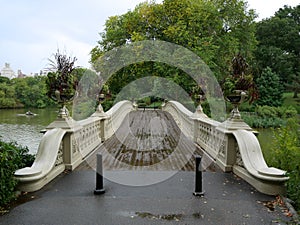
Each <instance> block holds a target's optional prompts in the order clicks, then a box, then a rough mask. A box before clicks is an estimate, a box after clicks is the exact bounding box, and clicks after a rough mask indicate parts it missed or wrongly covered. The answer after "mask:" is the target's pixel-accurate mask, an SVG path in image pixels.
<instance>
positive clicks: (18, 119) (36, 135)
mask: <svg viewBox="0 0 300 225" xmlns="http://www.w3.org/2000/svg"><path fill="white" fill-rule="evenodd" d="M57 110H58V109H57V108H48V109H34V110H31V111H32V112H33V113H35V114H37V115H36V116H26V115H25V113H26V109H0V137H1V139H2V140H4V141H14V142H17V143H18V144H20V145H22V146H27V147H28V148H29V152H30V153H31V154H35V153H36V152H37V150H38V146H39V143H40V141H41V138H42V136H43V134H42V133H40V131H41V130H43V129H45V127H46V126H47V125H49V124H50V123H51V122H52V121H54V120H55V118H56V116H57ZM258 131H259V136H258V139H259V142H260V144H261V147H262V150H263V152H265V153H268V152H269V151H270V149H271V148H272V142H273V140H274V139H273V138H272V136H273V132H272V131H271V129H260V130H258Z"/></svg>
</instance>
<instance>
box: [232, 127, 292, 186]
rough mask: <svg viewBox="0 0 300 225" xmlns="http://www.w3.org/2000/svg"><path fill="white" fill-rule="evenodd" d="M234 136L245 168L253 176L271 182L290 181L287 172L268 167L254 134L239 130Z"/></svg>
mask: <svg viewBox="0 0 300 225" xmlns="http://www.w3.org/2000/svg"><path fill="white" fill-rule="evenodd" d="M233 135H234V137H235V138H236V140H237V143H238V147H239V152H240V154H241V157H242V160H243V164H244V167H245V168H246V169H247V171H248V172H249V173H250V174H251V175H253V176H255V177H257V178H259V179H264V180H269V181H286V180H288V177H286V176H285V174H286V171H283V170H280V169H277V168H274V167H268V165H267V164H266V162H265V160H264V157H263V154H262V151H261V148H260V145H259V142H258V140H257V138H256V136H255V135H254V134H253V133H252V132H250V131H247V130H237V131H234V132H233Z"/></svg>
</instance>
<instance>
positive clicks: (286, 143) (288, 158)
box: [268, 119, 300, 210]
mask: <svg viewBox="0 0 300 225" xmlns="http://www.w3.org/2000/svg"><path fill="white" fill-rule="evenodd" d="M274 137H275V141H274V144H273V148H272V150H273V151H272V158H270V159H269V162H268V163H270V165H272V166H274V167H278V168H281V169H283V170H286V171H287V173H288V176H289V177H290V179H289V181H288V182H287V196H288V197H289V198H290V199H292V200H293V201H294V202H295V204H294V206H295V208H296V209H297V210H300V173H299V171H300V138H299V137H300V132H299V125H298V121H296V120H295V119H289V120H288V121H287V124H286V126H285V127H282V128H278V129H276V130H274Z"/></svg>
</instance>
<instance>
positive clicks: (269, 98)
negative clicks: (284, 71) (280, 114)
mask: <svg viewBox="0 0 300 225" xmlns="http://www.w3.org/2000/svg"><path fill="white" fill-rule="evenodd" d="M256 84H257V87H258V91H259V99H258V100H257V102H256V104H257V105H268V106H275V107H278V106H281V105H282V101H283V90H284V87H283V85H282V84H281V82H280V79H279V76H278V75H277V74H276V73H274V72H272V69H271V68H269V67H267V68H266V69H264V70H263V72H262V74H261V76H260V77H259V78H257V79H256Z"/></svg>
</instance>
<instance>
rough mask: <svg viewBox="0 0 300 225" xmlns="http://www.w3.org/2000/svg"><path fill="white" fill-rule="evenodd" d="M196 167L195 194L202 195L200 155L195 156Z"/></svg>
mask: <svg viewBox="0 0 300 225" xmlns="http://www.w3.org/2000/svg"><path fill="white" fill-rule="evenodd" d="M195 161H196V165H195V166H196V168H195V173H196V175H195V192H194V193H193V194H194V195H195V196H203V195H204V191H202V171H201V156H199V155H197V156H195Z"/></svg>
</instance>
